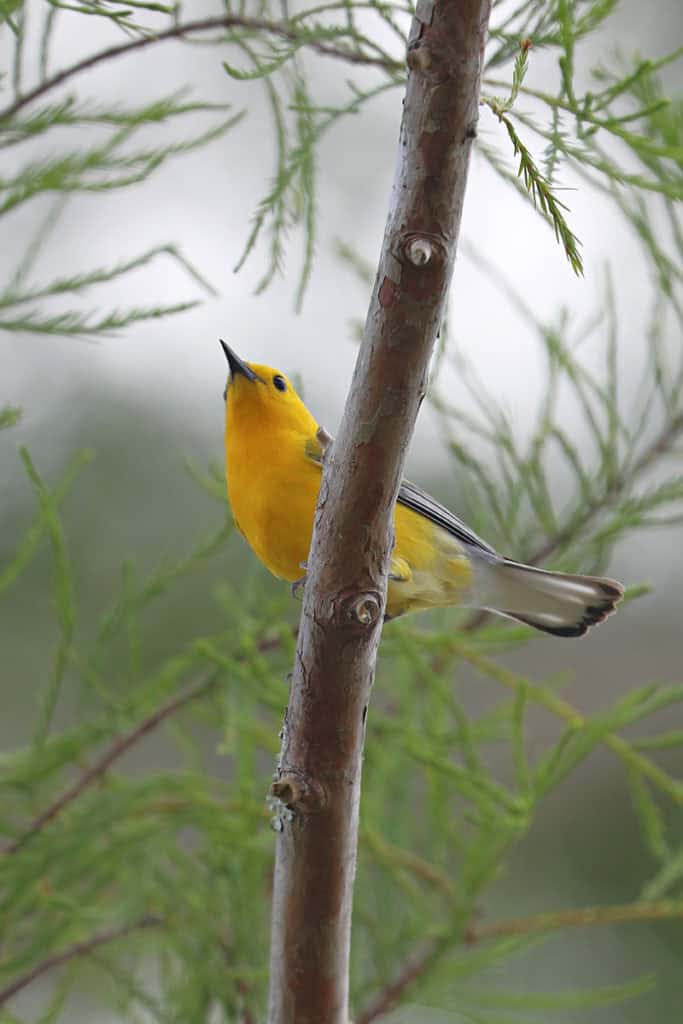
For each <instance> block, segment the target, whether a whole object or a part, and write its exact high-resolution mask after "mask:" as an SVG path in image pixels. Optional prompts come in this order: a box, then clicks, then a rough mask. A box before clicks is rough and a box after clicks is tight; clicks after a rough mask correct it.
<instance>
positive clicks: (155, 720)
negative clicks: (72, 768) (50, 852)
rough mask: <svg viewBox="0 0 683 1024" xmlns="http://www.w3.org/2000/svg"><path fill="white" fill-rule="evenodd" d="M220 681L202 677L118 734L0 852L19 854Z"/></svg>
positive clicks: (215, 676) (216, 677)
mask: <svg viewBox="0 0 683 1024" xmlns="http://www.w3.org/2000/svg"><path fill="white" fill-rule="evenodd" d="M217 680H218V676H217V675H213V676H211V677H210V678H209V679H203V680H202V681H201V682H199V683H195V684H194V685H193V686H190V687H188V688H187V689H185V690H183V691H182V692H181V693H179V694H177V695H176V696H175V697H173V698H171V700H169V701H167V702H166V703H165V704H162V705H161V707H159V708H157V709H156V711H154V712H152V714H150V715H148V716H147V718H145V719H143V721H142V722H140V723H139V724H138V725H136V726H135V727H134V728H133V729H131V730H130V731H129V732H127V733H124V734H123V735H122V736H117V737H116V739H115V740H113V741H112V743H111V744H110V745H109V746H108V747H107V748H106V750H104V751H103V752H102V754H100V756H99V757H98V758H97V760H96V761H93V763H92V764H91V765H90V767H89V768H86V769H85V771H83V772H82V773H81V774H80V775H79V776H78V778H76V779H75V780H74V781H73V782H72V783H71V785H69V786H67V788H66V789H65V790H64V791H63V792H62V793H60V794H59V796H58V797H56V798H55V799H54V800H53V801H52V803H51V804H49V805H48V806H47V807H46V808H45V810H43V811H41V812H40V814H38V815H37V816H36V817H35V818H34V819H33V821H32V822H31V823H30V824H29V825H27V826H26V828H25V829H24V830H23V831H22V832H21V834H20V835H18V836H17V838H16V839H13V840H12V841H11V842H10V843H8V844H7V845H6V846H5V847H4V848H3V849H2V850H0V853H2V854H5V855H9V854H12V853H16V852H17V850H19V849H21V847H22V846H23V845H24V843H26V842H28V840H29V839H32V838H33V836H35V835H37V834H38V833H39V832H42V830H43V829H44V828H45V826H46V825H48V824H49V823H50V822H51V821H53V820H54V819H55V818H56V817H57V816H58V815H59V814H61V813H62V811H64V810H65V808H67V807H68V806H69V805H70V804H72V803H73V801H74V800H76V798H77V797H79V796H80V795H81V793H83V791H84V790H86V789H88V787H89V786H92V784H93V783H94V782H96V781H97V780H98V779H101V778H102V776H103V775H104V774H105V773H106V772H107V771H109V769H110V768H111V766H112V765H113V764H114V763H115V762H116V761H118V760H119V758H121V757H123V755H124V754H126V753H127V752H128V751H129V750H130V749H131V747H133V746H135V744H136V743H139V742H140V740H142V739H144V737H146V736H147V735H148V734H149V733H150V732H152V730H153V729H156V728H157V726H158V725H160V724H161V723H162V722H163V721H165V720H166V719H167V718H169V717H170V716H171V715H174V714H176V712H178V711H180V710H181V709H182V708H184V707H185V706H186V705H187V704H190V703H191V702H192V701H194V700H197V699H198V698H199V697H203V696H205V695H206V693H207V692H208V691H209V690H210V689H211V688H212V687H213V686H214V685H215V684H216V682H217Z"/></svg>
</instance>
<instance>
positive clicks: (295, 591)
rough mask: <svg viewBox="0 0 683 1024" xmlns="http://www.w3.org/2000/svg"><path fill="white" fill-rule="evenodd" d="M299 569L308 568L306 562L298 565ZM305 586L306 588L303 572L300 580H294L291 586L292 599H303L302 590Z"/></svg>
mask: <svg viewBox="0 0 683 1024" xmlns="http://www.w3.org/2000/svg"><path fill="white" fill-rule="evenodd" d="M299 568H300V569H304V570H306V569H307V568H308V566H307V564H306V562H301V563H300V565H299ZM305 586H306V572H305V571H304V575H303V576H302V577H301V579H298V580H294V582H293V583H292V585H291V588H290V589H291V591H292V597H296V598H298V597H303V589H304V587H305Z"/></svg>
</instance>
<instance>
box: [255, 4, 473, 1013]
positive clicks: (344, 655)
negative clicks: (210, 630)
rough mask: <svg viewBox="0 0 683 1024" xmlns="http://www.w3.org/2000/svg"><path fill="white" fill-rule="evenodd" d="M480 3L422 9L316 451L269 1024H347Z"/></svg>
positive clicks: (286, 749)
mask: <svg viewBox="0 0 683 1024" xmlns="http://www.w3.org/2000/svg"><path fill="white" fill-rule="evenodd" d="M489 13H490V0H458V2H457V3H456V2H455V0H435V2H433V3H432V2H431V0H426V2H425V0H420V3H419V4H418V7H417V17H416V18H415V19H414V21H413V24H412V28H411V33H410V41H409V48H408V55H407V62H408V67H409V76H408V84H407V89H406V96H405V101H404V111H403V122H402V125H401V133H400V140H399V158H398V166H397V172H396V179H395V182H394V187H393V192H392V197H391V203H390V210H389V217H388V221H387V226H386V230H385V234H384V241H383V244H382V252H381V256H380V261H379V269H378V272H377V277H376V280H375V286H374V289H373V294H372V299H371V303H370V309H369V312H368V317H367V321H366V327H365V335H364V340H363V344H362V346H361V349H360V354H359V357H358V362H357V365H356V369H355V373H354V377H353V383H352V386H351V391H350V394H349V397H348V400H347V403H346V408H345V411H344V416H343V419H342V423H341V427H340V430H339V434H338V437H337V440H336V441H335V443H334V444H333V445H332V447H331V448H330V449H328V451H327V452H326V457H325V467H324V472H323V481H322V485H321V492H320V497H319V501H318V508H317V512H316V520H315V529H314V534H313V541H312V546H311V552H310V558H309V562H308V565H309V576H308V581H307V585H306V589H305V595H304V604H303V610H302V618H301V628H300V631H299V638H298V645H297V653H296V661H295V666H294V673H293V677H292V686H291V694H290V702H289V708H288V712H287V715H286V720H285V727H284V732H283V744H282V752H281V759H280V764H279V767H278V772H277V778H276V781H275V782H274V784H273V795H274V797H275V798H276V799H279V800H280V802H281V808H282V813H281V815H280V817H279V818H277V819H276V826H277V828H278V829H279V835H278V840H277V853H276V868H275V880H274V898H273V928H272V945H271V992H270V1011H269V1021H270V1024H295V1022H296V1024H348V1020H349V1011H348V972H349V946H350V927H351V904H352V898H353V878H354V872H355V864H356V846H357V832H358V805H359V798H360V775H361V761H362V748H363V739H364V731H365V719H366V715H367V709H368V702H369V698H370V691H371V687H372V682H373V677H374V667H375V656H376V651H377V645H378V642H379V637H380V632H381V627H382V620H383V616H384V608H385V601H386V579H387V570H388V566H389V557H390V552H391V546H392V536H391V515H392V511H393V507H394V502H395V499H396V494H397V491H398V487H399V483H400V479H401V475H402V470H403V463H404V458H405V453H406V449H407V446H408V443H409V440H410V436H411V434H412V430H413V427H414V424H415V419H416V417H417V413H418V409H419V407H420V403H421V401H422V398H423V396H424V391H425V381H426V376H427V368H428V364H429V359H430V356H431V353H432V349H433V345H434V342H435V339H436V334H437V331H438V328H439V325H440V321H441V317H442V314H443V307H444V300H445V296H446V293H447V289H448V286H449V284H450V280H451V276H452V268H453V261H454V257H455V249H456V242H457V237H458V230H459V226H460V218H461V213H462V207H463V200H464V194H465V185H466V179H467V169H468V164H469V156H470V149H471V145H472V140H473V138H474V137H475V135H476V124H477V117H478V107H479V89H480V78H481V70H482V65H483V52H484V44H485V38H486V31H487V26H488V18H489Z"/></svg>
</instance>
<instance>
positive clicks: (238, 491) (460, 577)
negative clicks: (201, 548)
mask: <svg viewBox="0 0 683 1024" xmlns="http://www.w3.org/2000/svg"><path fill="white" fill-rule="evenodd" d="M287 447H289V446H287ZM275 462H276V463H277V464H274V463H275ZM259 468H261V469H262V468H263V467H259V466H256V465H254V464H253V463H250V461H249V460H247V459H239V460H237V459H236V460H234V461H233V460H230V459H229V460H228V466H227V478H228V494H229V498H230V504H231V506H232V511H233V515H234V518H235V522H236V523H237V526H238V528H239V529H240V531H241V532H242V533H243V535H244V537H245V538H246V540H247V541H248V542H249V544H250V546H251V547H252V548H253V550H254V552H255V553H256V555H257V556H258V558H259V559H260V560H261V561H262V562H263V564H264V565H265V566H266V567H267V568H268V569H269V570H270V571H271V572H272V573H273V575H275V576H278V577H280V578H281V579H285V580H289V581H290V582H294V580H298V579H301V577H302V576H304V575H305V569H304V568H303V565H304V563H305V562H306V560H307V558H308V552H309V548H310V545H311V534H312V532H313V516H314V512H315V504H316V500H317V497H318V489H319V487H320V468H319V467H318V466H317V465H315V464H314V463H313V462H309V461H308V460H306V459H303V460H302V457H301V455H300V454H299V453H298V451H297V458H296V459H295V460H294V462H293V463H291V464H290V459H287V458H286V457H284V451H283V452H282V457H278V459H277V460H274V461H273V463H271V464H270V465H269V466H268V468H267V479H264V478H263V477H262V476H261V478H260V479H259V476H260V474H259ZM394 529H395V534H396V545H395V547H394V551H393V555H392V566H391V577H393V578H390V580H389V587H388V597H387V614H388V615H389V616H391V617H392V618H393V617H395V616H397V615H402V614H403V613H404V612H406V611H415V610H418V609H420V608H430V607H435V606H443V605H449V604H458V603H459V602H460V601H461V600H463V598H465V597H466V593H467V589H468V587H469V584H470V582H471V575H472V573H471V565H470V562H469V560H468V558H467V557H466V555H465V554H464V552H463V549H462V547H461V546H460V544H459V543H458V541H457V540H456V539H455V537H453V536H452V535H451V534H449V533H448V532H447V531H446V530H443V529H442V528H441V527H439V526H436V525H435V524H434V523H432V522H431V521H430V520H428V519H426V518H425V517H424V516H421V515H420V514H419V513H417V512H414V511H413V510H412V509H409V508H406V507H405V506H403V505H400V504H397V506H396V510H395V514H394Z"/></svg>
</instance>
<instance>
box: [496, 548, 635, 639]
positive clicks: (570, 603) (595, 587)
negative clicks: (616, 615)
mask: <svg viewBox="0 0 683 1024" xmlns="http://www.w3.org/2000/svg"><path fill="white" fill-rule="evenodd" d="M486 575H487V577H488V578H487V588H486V589H487V591H488V593H487V595H486V607H487V608H489V610H491V611H495V612H498V613H499V614H500V615H507V616H509V617H510V618H512V619H517V620H518V621H519V622H524V623H525V624H526V625H528V626H533V627H534V628H535V629H540V630H542V631H543V632H544V633H551V634H552V635H553V636H568V637H570V636H583V634H584V633H585V632H586V631H587V630H588V629H590V627H591V626H595V625H597V624H598V623H599V622H602V621H603V619H606V618H607V616H608V615H611V614H612V612H613V611H614V610H615V607H616V605H617V604H618V602H619V601H621V599H622V597H623V596H624V588H623V587H622V585H621V583H617V581H616V580H610V579H604V578H602V577H599V576H572V575H570V574H569V573H560V572H548V571H547V570H545V569H536V568H533V567H532V566H530V565H522V564H521V563H520V562H512V561H509V560H508V559H506V558H505V559H501V560H500V561H499V562H496V563H494V564H491V563H489V565H488V566H487V572H486Z"/></svg>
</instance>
